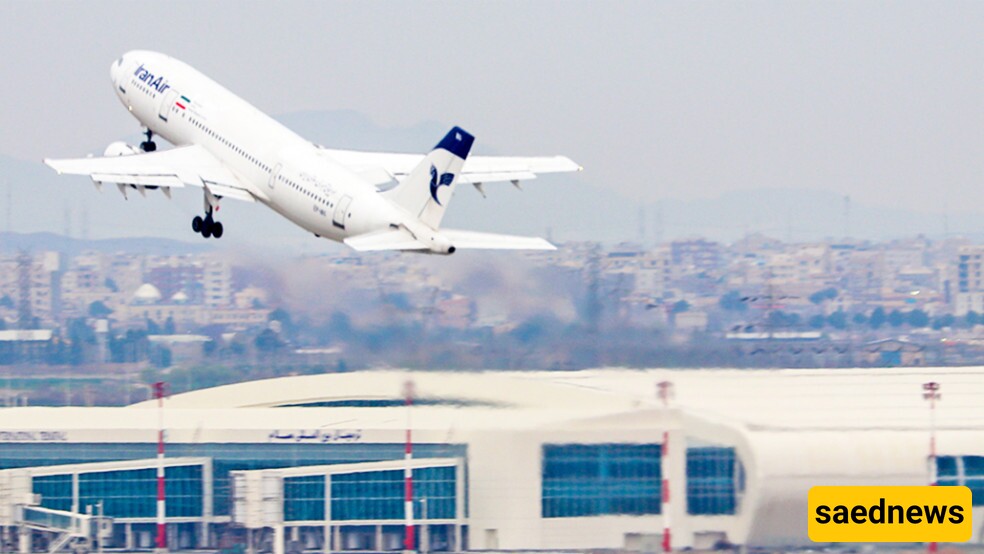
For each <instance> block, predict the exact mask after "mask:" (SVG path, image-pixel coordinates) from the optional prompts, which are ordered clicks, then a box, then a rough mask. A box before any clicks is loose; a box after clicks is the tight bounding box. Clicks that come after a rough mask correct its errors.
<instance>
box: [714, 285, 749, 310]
mask: <svg viewBox="0 0 984 554" xmlns="http://www.w3.org/2000/svg"><path fill="white" fill-rule="evenodd" d="M718 305H719V306H721V309H722V310H727V311H729V312H745V311H748V302H745V301H744V299H743V297H742V295H741V293H740V292H738V291H736V290H733V291H730V292H727V293H725V294H724V296H722V297H721V299H720V300H718Z"/></svg>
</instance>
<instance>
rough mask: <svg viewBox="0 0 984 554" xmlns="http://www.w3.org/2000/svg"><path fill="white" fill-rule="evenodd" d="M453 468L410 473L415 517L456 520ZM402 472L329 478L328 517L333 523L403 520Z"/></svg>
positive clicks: (455, 492) (347, 474) (357, 474)
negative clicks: (364, 520)
mask: <svg viewBox="0 0 984 554" xmlns="http://www.w3.org/2000/svg"><path fill="white" fill-rule="evenodd" d="M455 474H456V468H454V467H431V468H420V469H415V470H413V499H414V502H413V506H414V517H415V518H421V519H422V518H423V517H424V514H423V512H424V510H426V511H427V519H451V518H454V517H455V513H454V512H455V503H456V494H457V491H456V477H455ZM404 494H405V492H404V478H403V470H388V471H366V472H361V473H345V474H340V475H333V476H332V477H331V517H332V519H334V520H341V521H345V520H360V519H403V516H404V513H403V512H404Z"/></svg>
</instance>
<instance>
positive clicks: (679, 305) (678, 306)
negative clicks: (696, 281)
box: [670, 300, 690, 314]
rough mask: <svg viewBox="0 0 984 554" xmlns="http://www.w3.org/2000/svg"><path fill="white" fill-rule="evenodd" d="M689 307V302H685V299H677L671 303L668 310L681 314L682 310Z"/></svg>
mask: <svg viewBox="0 0 984 554" xmlns="http://www.w3.org/2000/svg"><path fill="white" fill-rule="evenodd" d="M689 309H690V302H687V301H686V300H678V301H677V302H674V303H673V307H672V308H670V311H672V312H673V313H675V314H682V313H683V312H686V311H687V310H689Z"/></svg>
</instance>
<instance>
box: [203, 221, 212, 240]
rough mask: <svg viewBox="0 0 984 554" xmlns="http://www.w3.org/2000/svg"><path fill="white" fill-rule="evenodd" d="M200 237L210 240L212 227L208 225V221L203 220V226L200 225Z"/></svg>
mask: <svg viewBox="0 0 984 554" xmlns="http://www.w3.org/2000/svg"><path fill="white" fill-rule="evenodd" d="M202 236H203V237H205V238H210V237H211V236H212V226H211V225H210V224H209V222H208V220H207V219H206V220H205V225H202Z"/></svg>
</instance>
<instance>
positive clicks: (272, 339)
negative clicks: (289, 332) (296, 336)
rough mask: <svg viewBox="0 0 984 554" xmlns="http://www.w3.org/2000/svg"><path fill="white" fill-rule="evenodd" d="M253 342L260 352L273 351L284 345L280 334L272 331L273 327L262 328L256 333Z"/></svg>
mask: <svg viewBox="0 0 984 554" xmlns="http://www.w3.org/2000/svg"><path fill="white" fill-rule="evenodd" d="M253 343H254V344H255V345H256V348H257V350H260V351H261V352H273V351H274V350H279V349H281V348H283V347H284V346H286V344H285V343H284V341H283V340H281V339H280V336H279V335H277V333H275V332H273V329H264V330H263V331H262V332H261V333H260V334H259V335H256V339H255V340H254V341H253Z"/></svg>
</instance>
